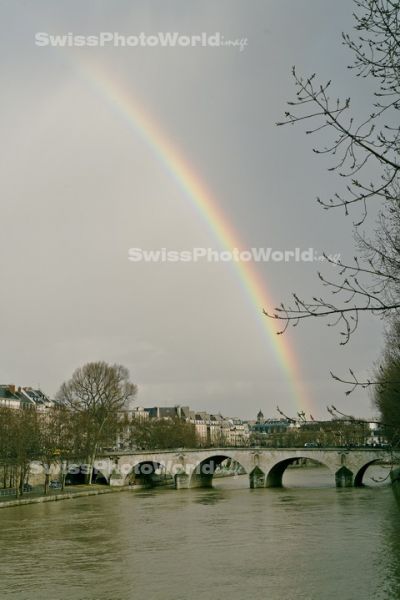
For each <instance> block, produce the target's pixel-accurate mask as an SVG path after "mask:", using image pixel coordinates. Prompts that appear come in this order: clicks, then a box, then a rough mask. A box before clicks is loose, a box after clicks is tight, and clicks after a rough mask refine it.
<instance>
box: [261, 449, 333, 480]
mask: <svg viewBox="0 0 400 600" xmlns="http://www.w3.org/2000/svg"><path fill="white" fill-rule="evenodd" d="M304 459H306V460H308V461H311V462H312V463H315V464H317V465H319V466H322V467H325V468H327V469H328V470H329V472H331V469H330V468H329V466H328V465H327V464H326V463H324V462H322V461H321V460H319V458H318V459H316V458H311V457H309V456H298V455H296V456H291V457H289V458H285V459H283V460H280V461H279V462H277V463H275V464H274V465H273V466H272V467H271V468H270V469H269V471H268V472H267V476H266V480H265V486H266V487H282V480H283V475H284V473H285V471H286V469H287V468H288V466H289V465H292V464H294V463H296V462H297V461H299V460H304Z"/></svg>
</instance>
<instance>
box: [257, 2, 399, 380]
mask: <svg viewBox="0 0 400 600" xmlns="http://www.w3.org/2000/svg"><path fill="white" fill-rule="evenodd" d="M353 3H354V6H355V13H354V19H355V30H356V31H357V32H359V34H358V38H357V39H352V38H351V37H350V36H349V35H347V34H343V43H344V45H346V46H347V47H348V48H349V49H350V50H351V51H352V52H353V55H354V63H353V64H352V65H351V66H350V69H353V70H354V72H355V74H356V75H357V76H358V77H361V78H368V79H369V80H370V81H371V82H374V83H376V87H375V93H374V95H373V97H372V98H371V107H370V111H369V114H367V115H362V114H360V113H359V112H358V113H357V110H356V113H354V112H353V111H352V106H351V102H350V98H346V99H344V100H340V99H337V98H336V96H333V97H332V96H331V92H330V89H331V82H330V81H328V82H327V83H317V81H316V76H315V74H314V75H311V76H310V77H302V76H300V75H298V73H297V71H296V69H295V68H293V77H294V81H295V85H296V87H297V96H296V99H295V100H294V101H293V102H289V103H288V104H289V105H290V107H291V108H290V109H289V110H288V111H287V112H286V113H285V119H284V121H282V122H280V123H278V125H296V124H298V123H303V122H310V127H309V129H308V130H307V132H306V133H307V134H319V133H321V132H322V133H323V134H327V135H328V136H329V134H331V138H330V140H329V141H326V142H325V143H323V145H322V146H321V147H317V148H314V152H315V153H316V154H322V155H330V156H331V157H333V159H334V161H335V162H334V164H333V165H332V167H331V168H330V170H331V171H334V172H336V173H338V174H339V175H340V176H341V177H342V178H344V179H345V181H346V179H347V180H348V182H347V185H346V186H345V188H344V190H343V192H342V191H338V192H337V193H335V194H334V196H333V197H332V198H330V199H327V200H325V199H321V198H318V202H319V203H320V204H321V205H322V207H323V208H324V209H327V210H335V209H340V208H342V209H343V210H344V212H345V214H346V215H348V214H349V209H350V208H353V207H360V208H361V213H360V214H359V216H358V217H357V219H356V222H355V223H354V225H355V229H356V234H355V235H356V242H357V247H358V251H359V255H358V256H356V257H355V258H354V261H353V262H351V261H350V262H349V263H346V262H342V261H341V260H333V259H330V258H328V257H327V256H326V257H325V258H326V261H327V262H328V263H331V265H333V266H334V267H335V269H334V275H333V276H332V277H326V276H325V275H323V274H321V273H318V276H319V279H320V282H321V283H322V285H323V287H324V288H325V289H326V290H328V291H330V292H331V293H332V295H331V296H330V297H328V298H326V297H322V296H320V295H315V296H314V297H313V298H312V299H310V300H304V299H302V298H300V297H299V295H298V294H293V302H292V303H289V304H283V303H282V304H281V305H280V306H279V307H277V308H275V309H273V310H271V309H267V310H266V311H265V314H266V315H267V316H268V317H271V318H273V319H276V320H278V321H281V322H282V324H283V327H282V329H281V331H280V333H283V332H284V331H285V330H286V329H287V327H288V326H289V324H293V325H297V324H298V323H299V321H301V320H304V319H309V318H312V319H316V318H318V319H325V320H327V321H328V324H329V325H330V326H335V325H338V326H340V327H341V332H340V333H341V344H346V343H347V342H348V341H349V339H350V337H351V335H352V333H353V332H354V331H355V329H356V328H357V325H358V321H359V316H360V314H362V313H364V314H365V313H366V314H369V315H373V316H379V317H390V316H393V315H397V314H398V313H399V310H400V244H399V242H400V239H399V236H400V196H399V188H400V180H399V175H400V159H399V156H400V127H399V115H400V113H399V110H400V25H399V24H400V3H399V1H398V0H353ZM327 139H329V138H327ZM371 201H374V202H375V203H376V202H379V203H380V204H381V213H380V221H379V224H378V227H377V233H376V238H375V239H372V240H369V239H366V238H365V236H364V235H363V234H362V232H361V230H360V229H359V228H360V226H361V225H362V224H363V223H364V221H365V218H366V216H367V210H368V205H369V203H370V202H371ZM353 383H354V382H353ZM355 383H356V385H357V382H355Z"/></svg>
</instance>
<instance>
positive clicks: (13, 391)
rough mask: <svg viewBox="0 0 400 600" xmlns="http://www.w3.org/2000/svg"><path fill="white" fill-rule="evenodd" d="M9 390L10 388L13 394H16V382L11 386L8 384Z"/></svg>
mask: <svg viewBox="0 0 400 600" xmlns="http://www.w3.org/2000/svg"><path fill="white" fill-rule="evenodd" d="M8 390H9V391H10V392H11V393H12V394H15V385H14V384H11V385H9V386H8Z"/></svg>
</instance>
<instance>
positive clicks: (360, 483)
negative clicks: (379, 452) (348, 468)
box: [354, 458, 380, 487]
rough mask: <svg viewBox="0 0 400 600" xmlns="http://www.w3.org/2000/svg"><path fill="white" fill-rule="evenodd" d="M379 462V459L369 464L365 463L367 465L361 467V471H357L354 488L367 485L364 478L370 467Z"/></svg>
mask: <svg viewBox="0 0 400 600" xmlns="http://www.w3.org/2000/svg"><path fill="white" fill-rule="evenodd" d="M379 460H380V459H379V458H376V459H374V460H370V461H369V462H367V463H365V465H363V466H362V467H361V469H359V470H358V471H357V473H356V474H355V477H354V486H355V487H363V486H364V485H365V484H364V482H363V478H364V475H365V472H366V470H367V469H368V467H370V466H371V465H373V464H374V463H377V462H379Z"/></svg>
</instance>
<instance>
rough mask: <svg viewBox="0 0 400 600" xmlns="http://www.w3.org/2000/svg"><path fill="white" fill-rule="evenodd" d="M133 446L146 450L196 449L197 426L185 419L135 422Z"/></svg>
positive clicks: (132, 432) (133, 423) (133, 424)
mask: <svg viewBox="0 0 400 600" xmlns="http://www.w3.org/2000/svg"><path fill="white" fill-rule="evenodd" d="M130 431H131V434H130V435H131V444H132V445H134V446H136V447H137V448H140V449H144V450H156V449H157V450H165V449H169V448H195V447H197V445H198V440H197V436H196V429H195V426H194V425H193V424H191V423H187V422H186V421H184V420H183V419H179V418H175V419H148V420H146V421H139V420H138V421H136V422H135V421H133V422H132V424H131V428H130Z"/></svg>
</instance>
